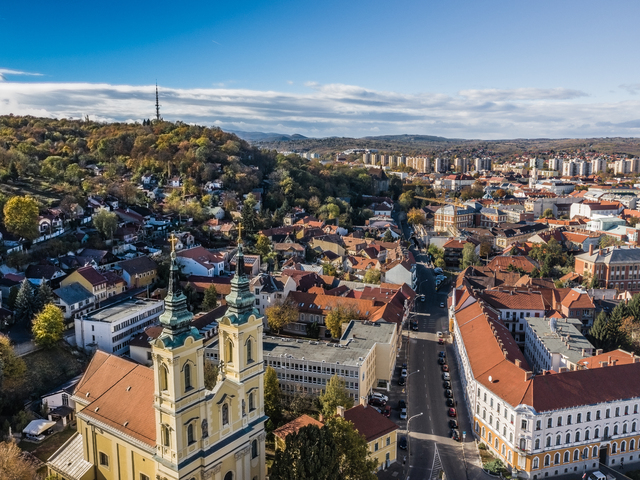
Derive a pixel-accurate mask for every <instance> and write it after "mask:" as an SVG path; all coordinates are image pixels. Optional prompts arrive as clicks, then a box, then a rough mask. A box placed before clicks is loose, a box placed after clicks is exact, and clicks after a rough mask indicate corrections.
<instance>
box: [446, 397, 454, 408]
mask: <svg viewBox="0 0 640 480" xmlns="http://www.w3.org/2000/svg"><path fill="white" fill-rule="evenodd" d="M455 406H456V402H454V401H453V398H447V407H455Z"/></svg>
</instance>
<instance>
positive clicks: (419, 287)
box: [418, 279, 429, 292]
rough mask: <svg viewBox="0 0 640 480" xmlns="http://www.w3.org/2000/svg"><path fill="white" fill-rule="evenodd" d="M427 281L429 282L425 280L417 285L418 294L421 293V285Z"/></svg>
mask: <svg viewBox="0 0 640 480" xmlns="http://www.w3.org/2000/svg"><path fill="white" fill-rule="evenodd" d="M428 280H429V279H427V280H422V281H421V282H420V285H418V292H421V291H422V284H423V283H424V282H427V281H428Z"/></svg>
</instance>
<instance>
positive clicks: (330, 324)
mask: <svg viewBox="0 0 640 480" xmlns="http://www.w3.org/2000/svg"><path fill="white" fill-rule="evenodd" d="M354 318H357V316H356V315H355V313H354V312H352V311H351V310H350V309H348V308H345V307H343V306H342V305H338V306H337V307H334V308H332V309H331V311H330V312H329V313H328V315H327V316H326V318H325V320H324V324H325V325H326V327H327V328H328V329H329V331H330V332H331V336H332V337H333V338H340V337H341V336H342V324H343V323H347V322H349V321H351V320H353V319H354Z"/></svg>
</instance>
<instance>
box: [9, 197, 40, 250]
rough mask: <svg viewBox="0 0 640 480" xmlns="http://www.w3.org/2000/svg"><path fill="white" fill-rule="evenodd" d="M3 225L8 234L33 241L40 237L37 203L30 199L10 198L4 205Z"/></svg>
mask: <svg viewBox="0 0 640 480" xmlns="http://www.w3.org/2000/svg"><path fill="white" fill-rule="evenodd" d="M3 213H4V225H5V227H7V230H9V232H11V233H13V234H15V235H18V236H20V237H23V238H26V239H27V240H34V239H36V238H38V237H39V236H40V231H39V230H38V214H39V211H38V202H36V200H35V199H34V198H32V197H12V198H10V199H9V201H7V203H5V205H4V209H3Z"/></svg>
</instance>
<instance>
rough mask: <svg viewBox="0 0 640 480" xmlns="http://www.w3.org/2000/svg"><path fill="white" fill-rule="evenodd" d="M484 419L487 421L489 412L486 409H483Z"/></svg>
mask: <svg viewBox="0 0 640 480" xmlns="http://www.w3.org/2000/svg"><path fill="white" fill-rule="evenodd" d="M482 419H483V420H486V419H487V410H486V409H485V408H483V409H482Z"/></svg>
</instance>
